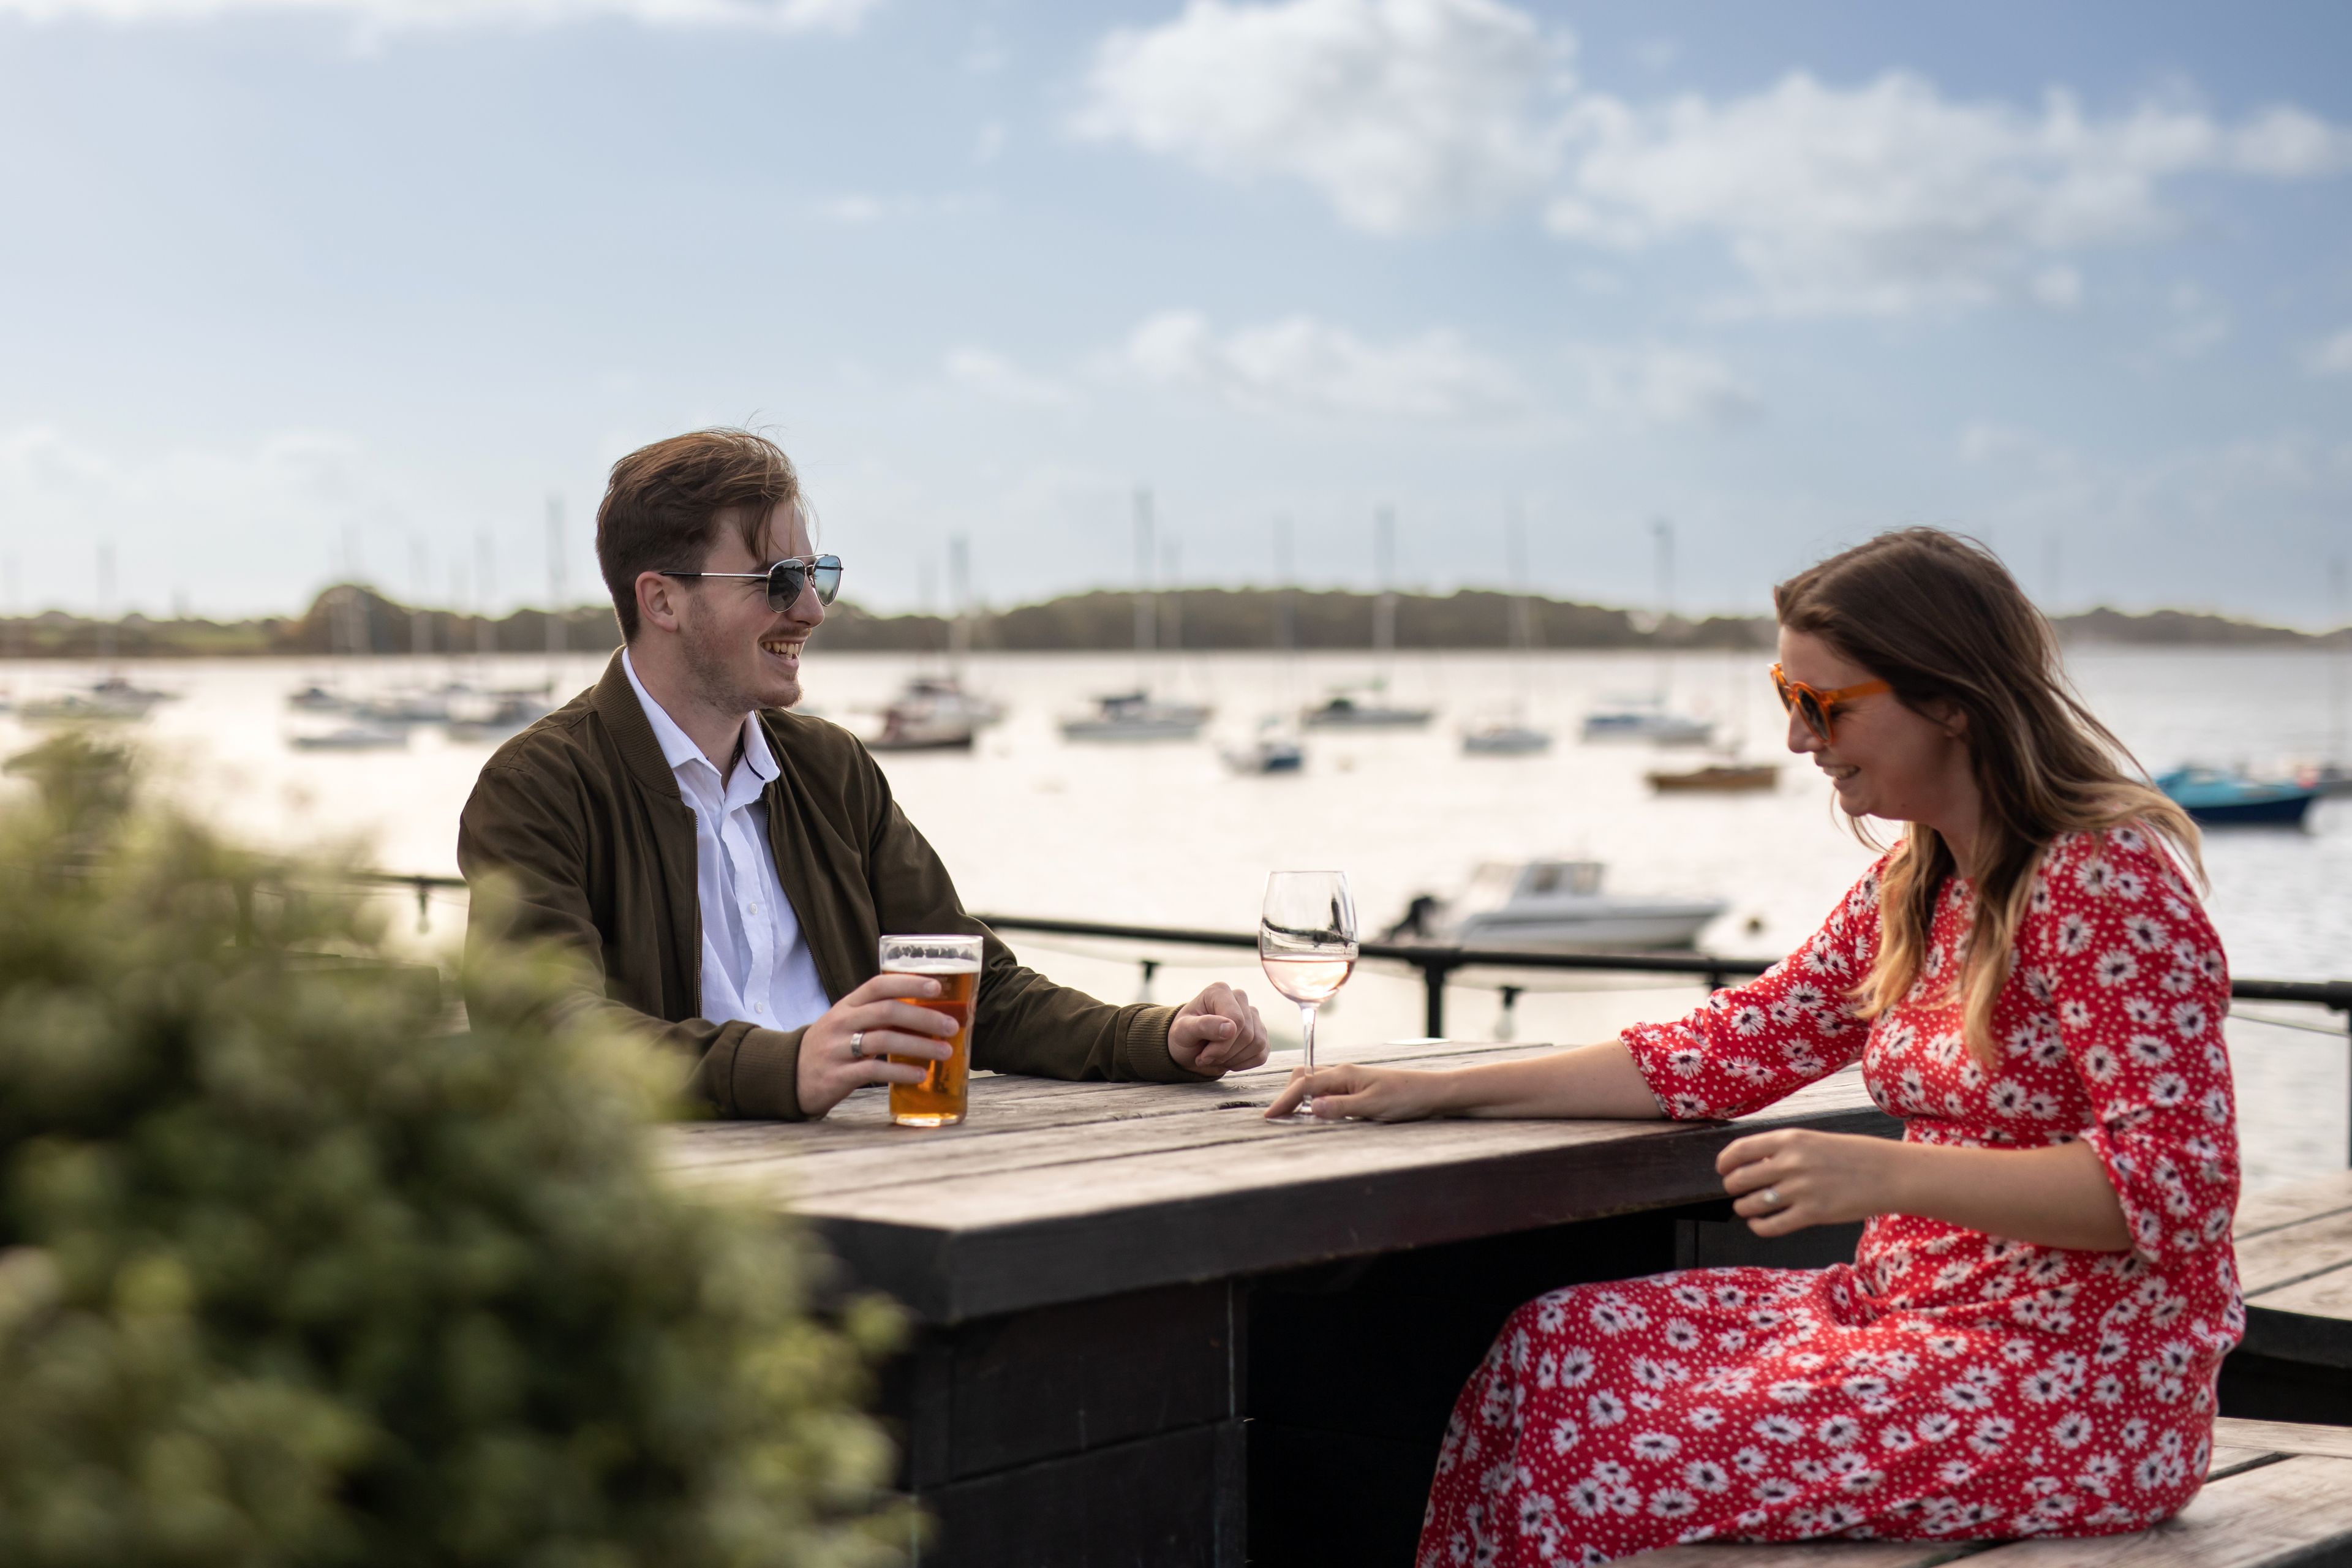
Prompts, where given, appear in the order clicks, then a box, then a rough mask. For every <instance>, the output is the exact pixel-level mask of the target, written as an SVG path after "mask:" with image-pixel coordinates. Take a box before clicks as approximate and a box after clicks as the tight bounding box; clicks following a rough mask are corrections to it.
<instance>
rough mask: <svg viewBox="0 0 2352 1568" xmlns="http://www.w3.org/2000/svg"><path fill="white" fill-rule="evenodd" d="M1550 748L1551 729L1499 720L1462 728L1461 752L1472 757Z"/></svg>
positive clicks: (1514, 754) (1534, 753) (1531, 753)
mask: <svg viewBox="0 0 2352 1568" xmlns="http://www.w3.org/2000/svg"><path fill="white" fill-rule="evenodd" d="M1550 750H1551V731H1549V730H1538V729H1537V728H1535V727H1534V726H1533V725H1531V724H1521V723H1517V722H1515V721H1497V722H1496V723H1492V724H1481V725H1479V726H1477V727H1476V728H1475V729H1470V730H1465V731H1462V752H1463V754H1464V755H1465V756H1471V757H1532V756H1537V755H1539V754H1541V753H1542V752H1549V751H1550Z"/></svg>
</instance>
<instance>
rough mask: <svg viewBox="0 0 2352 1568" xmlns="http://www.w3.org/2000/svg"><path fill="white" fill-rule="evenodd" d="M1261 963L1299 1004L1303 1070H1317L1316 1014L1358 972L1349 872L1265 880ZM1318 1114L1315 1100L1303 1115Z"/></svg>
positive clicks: (1304, 1105)
mask: <svg viewBox="0 0 2352 1568" xmlns="http://www.w3.org/2000/svg"><path fill="white" fill-rule="evenodd" d="M1257 960H1258V963H1261V964H1263V965H1265V977H1266V979H1268V980H1269V981H1271V982H1273V984H1274V988H1275V989H1276V991H1279V992H1281V993H1282V994H1284V995H1285V996H1287V997H1289V998H1290V999H1291V1000H1292V1001H1293V1002H1296V1003H1297V1004H1298V1028H1299V1035H1300V1037H1302V1039H1303V1040H1304V1041H1305V1043H1306V1047H1307V1048H1306V1056H1305V1059H1304V1065H1305V1067H1306V1068H1307V1071H1308V1072H1313V1071H1314V1070H1315V1009H1317V1008H1318V1007H1320V1006H1321V1005H1323V1004H1324V1003H1326V1002H1328V1001H1329V1000H1330V999H1331V998H1332V996H1333V995H1335V994H1338V992H1339V987H1340V986H1342V985H1345V984H1347V983H1348V975H1349V972H1350V971H1352V970H1353V969H1354V968H1355V967H1356V900H1355V899H1354V898H1353V897H1352V896H1350V895H1349V891H1348V877H1347V873H1346V872H1344V871H1276V872H1274V873H1272V874H1271V875H1269V876H1268V877H1267V878H1266V879H1265V908H1264V909H1263V910H1261V911H1260V912H1259V915H1258V922H1257ZM1313 1109H1314V1102H1313V1100H1312V1099H1311V1098H1309V1099H1304V1100H1300V1101H1299V1102H1298V1113H1299V1114H1300V1115H1302V1116H1305V1115H1308V1114H1310V1113H1311V1112H1312V1110H1313Z"/></svg>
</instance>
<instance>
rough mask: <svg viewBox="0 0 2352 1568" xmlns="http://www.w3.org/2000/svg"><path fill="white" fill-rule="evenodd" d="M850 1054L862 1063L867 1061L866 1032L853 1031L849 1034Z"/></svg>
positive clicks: (861, 1030)
mask: <svg viewBox="0 0 2352 1568" xmlns="http://www.w3.org/2000/svg"><path fill="white" fill-rule="evenodd" d="M849 1054H850V1055H851V1056H853V1057H855V1058H857V1059H858V1060H859V1061H861V1062H862V1061H864V1060H865V1059H866V1031H865V1030H863V1029H852V1030H851V1031H850V1032H849Z"/></svg>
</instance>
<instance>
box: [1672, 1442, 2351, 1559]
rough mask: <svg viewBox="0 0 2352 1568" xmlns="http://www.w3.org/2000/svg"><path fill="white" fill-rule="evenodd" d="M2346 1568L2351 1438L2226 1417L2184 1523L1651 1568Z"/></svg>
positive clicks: (1700, 1553)
mask: <svg viewBox="0 0 2352 1568" xmlns="http://www.w3.org/2000/svg"><path fill="white" fill-rule="evenodd" d="M1958 1557H1967V1558H1969V1559H1970V1562H1969V1568H2094V1565H2095V1568H2339V1565H2342V1564H2347V1563H2352V1429H2347V1428H2345V1427H2340V1426H2290V1425H2288V1424H2286V1423H2284V1422H2276V1421H2242V1420H2236V1419H2233V1418H2231V1417H2229V1416H2224V1417H2222V1418H2221V1420H2220V1421H2218V1422H2216V1423H2215V1424H2214V1428H2213V1465H2212V1469H2211V1471H2210V1474H2209V1477H2208V1479H2207V1480H2206V1483H2205V1489H2204V1490H2202V1491H2200V1492H2199V1493H2198V1494H2197V1496H2196V1498H2195V1499H2194V1500H2191V1501H2190V1503H2189V1506H2188V1507H2187V1508H2185V1509H2183V1510H2180V1513H2179V1517H2178V1518H2175V1519H2171V1520H2168V1521H2166V1522H2164V1523H2162V1524H2160V1525H2158V1526H2157V1527H2156V1528H2155V1529H2153V1530H2143V1531H2138V1532H2137V1533H2136V1534H2131V1535H2106V1536H2095V1537H2093V1538H2090V1539H2088V1540H2042V1541H2019V1542H1999V1541H1947V1542H1876V1541H1870V1542H1795V1543H1791V1544H1789V1545H1759V1546H1744V1545H1720V1546H1715V1545H1709V1546H1675V1547H1669V1548H1667V1549H1665V1550H1664V1551H1662V1552H1643V1553H1642V1554H1641V1555H1640V1556H1638V1557H1633V1558H1629V1559H1627V1560H1626V1561H1627V1562H1628V1563H1639V1564H1640V1565H1641V1568H1934V1565H1935V1564H1937V1563H1949V1562H1951V1561H1952V1560H1953V1559H1955V1558H1958Z"/></svg>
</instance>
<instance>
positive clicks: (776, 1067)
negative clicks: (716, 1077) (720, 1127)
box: [727, 1029, 806, 1121]
mask: <svg viewBox="0 0 2352 1568" xmlns="http://www.w3.org/2000/svg"><path fill="white" fill-rule="evenodd" d="M802 1034H803V1030H800V1029H746V1030H744V1031H743V1037H742V1038H741V1039H740V1040H738V1041H737V1042H736V1043H735V1056H734V1059H733V1060H732V1061H731V1062H730V1063H729V1065H728V1073H727V1114H728V1115H730V1116H735V1117H741V1118H743V1119H745V1120H747V1121H805V1120H806V1118H805V1117H803V1115H802V1113H801V1036H802Z"/></svg>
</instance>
